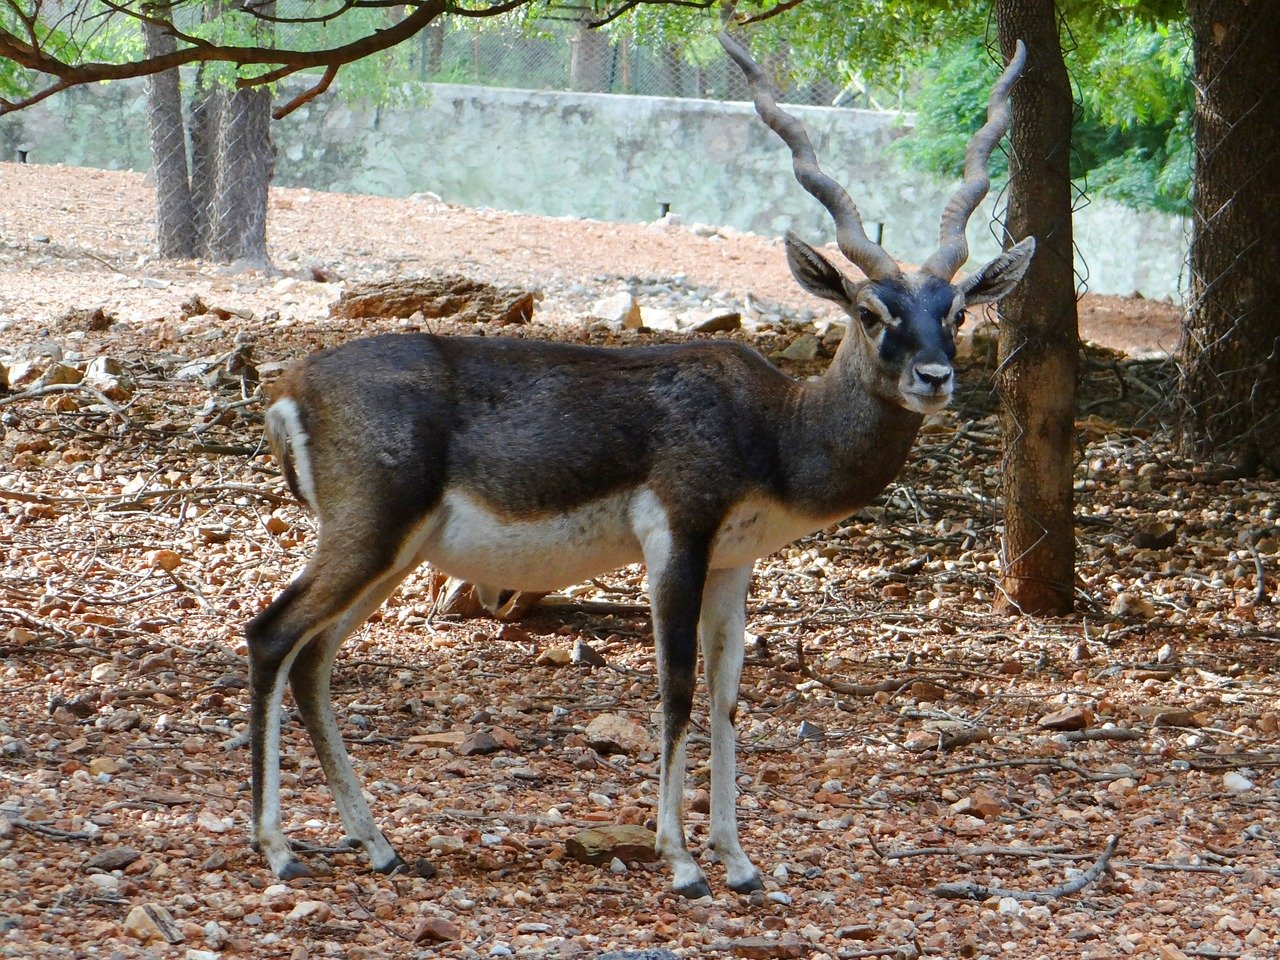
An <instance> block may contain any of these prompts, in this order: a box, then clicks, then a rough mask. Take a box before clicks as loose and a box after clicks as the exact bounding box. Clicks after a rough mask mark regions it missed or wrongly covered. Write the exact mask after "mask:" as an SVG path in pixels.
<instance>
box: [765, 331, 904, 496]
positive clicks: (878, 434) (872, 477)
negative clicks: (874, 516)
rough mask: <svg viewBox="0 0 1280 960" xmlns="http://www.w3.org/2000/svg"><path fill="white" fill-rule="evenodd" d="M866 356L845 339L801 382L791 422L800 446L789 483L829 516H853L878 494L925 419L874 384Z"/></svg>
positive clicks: (791, 434)
mask: <svg viewBox="0 0 1280 960" xmlns="http://www.w3.org/2000/svg"><path fill="white" fill-rule="evenodd" d="M849 335H850V336H855V335H856V333H855V332H854V331H850V334H849ZM861 361H862V357H861V356H860V354H858V353H857V351H856V348H855V347H854V345H852V344H849V343H845V344H842V346H841V349H840V350H839V351H837V353H836V357H835V359H834V360H833V361H832V362H831V366H830V367H828V368H827V371H826V372H825V373H824V374H823V375H822V376H821V377H820V378H818V379H817V380H812V381H808V382H805V383H802V384H800V392H799V397H798V402H797V405H796V410H795V414H794V415H793V416H792V417H791V419H790V422H789V423H788V425H787V433H788V436H787V441H788V446H789V447H790V448H791V449H792V450H793V451H795V458H794V460H793V462H792V464H791V469H790V471H789V472H790V474H791V475H790V477H789V485H790V486H791V487H792V489H793V490H794V491H795V492H796V493H797V494H798V495H799V497H800V498H801V499H803V500H807V501H809V502H810V503H812V504H813V506H814V507H815V508H816V509H817V510H818V512H819V513H821V514H822V515H825V516H836V515H844V516H847V515H848V514H850V513H852V512H853V511H855V510H857V509H859V508H860V507H864V506H866V505H867V504H868V503H870V502H871V501H872V500H874V499H875V498H876V497H877V496H879V494H880V492H881V491H882V490H884V488H885V487H886V486H887V485H888V484H889V482H890V481H891V480H892V479H893V478H894V477H895V476H896V475H897V474H898V471H899V470H900V469H901V468H902V465H903V463H904V462H906V459H907V456H908V454H909V453H910V452H911V445H912V443H913V442H914V441H915V437H916V434H917V433H918V432H919V430H920V424H921V423H923V422H924V416H923V415H922V414H919V413H916V412H914V411H911V410H908V409H906V408H905V407H902V406H900V405H898V404H897V403H894V402H893V401H891V400H888V399H886V398H884V397H882V396H880V395H878V394H876V393H874V392H873V391H871V390H869V389H868V388H867V386H866V380H865V379H864V373H863V371H862V370H861V369H859V367H860V365H861ZM801 491H803V493H801Z"/></svg>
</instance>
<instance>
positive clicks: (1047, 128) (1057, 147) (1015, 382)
mask: <svg viewBox="0 0 1280 960" xmlns="http://www.w3.org/2000/svg"><path fill="white" fill-rule="evenodd" d="M996 22H997V26H998V30H999V36H1000V47H1001V50H1002V52H1003V54H1004V56H1005V57H1006V58H1007V57H1009V56H1011V55H1012V53H1013V49H1014V41H1015V40H1017V39H1019V38H1021V40H1022V41H1023V42H1024V43H1025V44H1026V46H1027V68H1026V71H1025V72H1024V74H1023V76H1022V79H1021V80H1020V81H1019V82H1018V84H1017V85H1016V86H1015V87H1014V90H1013V103H1012V113H1013V117H1012V128H1011V132H1010V145H1011V160H1010V163H1009V171H1010V180H1009V215H1008V224H1007V229H1008V232H1009V235H1010V237H1011V238H1012V239H1015V240H1016V239H1021V238H1023V237H1026V236H1034V237H1035V238H1036V244H1037V247H1036V255H1035V258H1034V259H1033V260H1032V262H1031V267H1030V269H1029V270H1028V271H1027V274H1026V276H1025V277H1023V279H1022V282H1021V283H1020V284H1019V285H1018V287H1017V289H1015V290H1014V292H1013V293H1012V294H1010V295H1009V296H1008V297H1006V298H1005V299H1004V301H1003V302H1002V303H1001V305H1000V346H999V357H1000V367H999V372H998V374H997V376H996V388H997V390H998V392H999V394H1000V399H1001V407H1000V421H1001V426H1002V428H1003V435H1004V460H1003V465H1002V470H1001V492H1002V494H1003V496H1004V520H1005V529H1004V543H1003V545H1002V548H1003V569H1002V571H1001V584H1000V596H999V599H998V600H997V603H996V605H997V608H998V609H1002V610H1011V609H1016V610H1021V611H1023V612H1025V613H1032V614H1060V613H1067V612H1069V611H1070V610H1071V609H1072V605H1073V593H1074V585H1075V525H1074V517H1073V511H1072V493H1071V485H1072V471H1073V467H1074V452H1075V444H1074V439H1075V437H1074V434H1075V422H1074V409H1075V382H1076V365H1077V362H1078V355H1079V333H1078V329H1077V319H1076V296H1075V270H1074V260H1073V248H1072V239H1071V174H1070V169H1069V167H1068V162H1069V159H1070V155H1071V118H1072V110H1073V100H1072V96H1071V86H1070V83H1069V81H1068V78H1067V69H1066V65H1065V64H1064V63H1063V60H1062V46H1061V42H1060V40H1059V36H1058V17H1057V12H1056V10H1055V9H1054V4H1053V2H1052V0H997V3H996Z"/></svg>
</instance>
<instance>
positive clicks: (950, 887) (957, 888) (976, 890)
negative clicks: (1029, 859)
mask: <svg viewBox="0 0 1280 960" xmlns="http://www.w3.org/2000/svg"><path fill="white" fill-rule="evenodd" d="M1119 843H1120V838H1119V837H1118V836H1116V835H1115V834H1112V835H1111V836H1110V837H1108V838H1107V846H1106V849H1105V850H1103V851H1102V856H1100V857H1099V858H1098V862H1097V863H1095V864H1094V865H1093V866H1092V867H1090V868H1089V869H1088V870H1086V871H1085V872H1084V873H1082V874H1080V876H1078V877H1076V878H1075V879H1074V880H1069V881H1067V882H1066V883H1064V884H1061V885H1060V886H1056V887H1052V888H1050V889H1048V890H1006V889H1004V888H1003V887H988V886H986V885H984V884H981V883H974V882H973V881H968V882H966V883H943V884H939V885H938V886H936V887H934V888H933V893H934V894H935V895H936V896H939V897H947V898H948V899H951V900H989V899H990V898H991V897H1002V898H1003V897H1012V898H1013V899H1015V900H1034V901H1035V902H1036V903H1048V902H1049V901H1050V900H1056V899H1057V898H1058V897H1067V896H1070V895H1071V894H1073V893H1079V892H1080V891H1081V890H1083V889H1084V888H1085V887H1087V886H1088V885H1089V884H1091V883H1093V882H1094V881H1095V880H1097V879H1098V878H1099V877H1100V876H1102V875H1103V874H1104V873H1106V871H1107V864H1109V863H1110V862H1111V857H1112V855H1113V854H1115V852H1116V846H1117V845H1118V844H1119Z"/></svg>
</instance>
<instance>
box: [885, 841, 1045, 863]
mask: <svg viewBox="0 0 1280 960" xmlns="http://www.w3.org/2000/svg"><path fill="white" fill-rule="evenodd" d="M871 849H872V850H874V851H875V853H876V856H878V857H879V858H880V859H881V860H906V859H907V858H908V857H1042V856H1045V855H1046V854H1050V853H1062V852H1063V851H1065V850H1066V849H1067V847H1065V846H1063V845H1061V844H1053V845H1052V846H1047V847H996V846H987V847H913V848H911V849H909V850H881V849H880V848H879V847H878V846H876V842H875V840H874V839H872V841H871Z"/></svg>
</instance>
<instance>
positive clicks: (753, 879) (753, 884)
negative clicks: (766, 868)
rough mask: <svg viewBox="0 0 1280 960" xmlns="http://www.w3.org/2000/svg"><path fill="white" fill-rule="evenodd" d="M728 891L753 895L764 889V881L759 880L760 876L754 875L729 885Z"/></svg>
mask: <svg viewBox="0 0 1280 960" xmlns="http://www.w3.org/2000/svg"><path fill="white" fill-rule="evenodd" d="M729 889H730V890H732V891H733V892H734V893H755V892H756V891H757V890H763V889H764V881H763V880H761V879H760V874H758V873H754V874H752V875H751V876H749V877H747V879H745V880H739V881H738V882H737V883H731V884H729Z"/></svg>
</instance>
